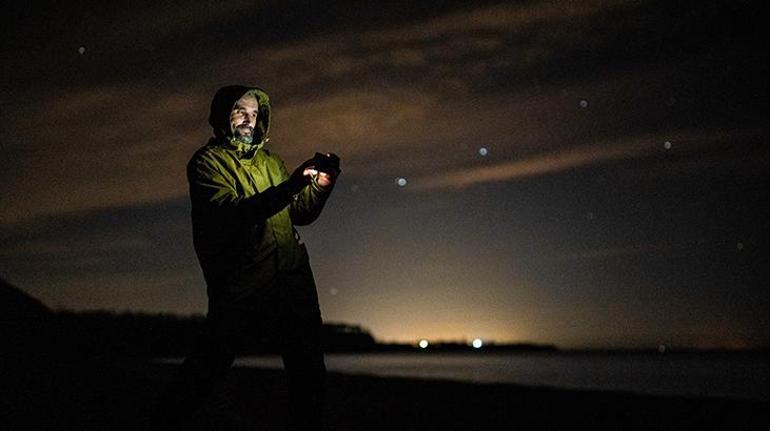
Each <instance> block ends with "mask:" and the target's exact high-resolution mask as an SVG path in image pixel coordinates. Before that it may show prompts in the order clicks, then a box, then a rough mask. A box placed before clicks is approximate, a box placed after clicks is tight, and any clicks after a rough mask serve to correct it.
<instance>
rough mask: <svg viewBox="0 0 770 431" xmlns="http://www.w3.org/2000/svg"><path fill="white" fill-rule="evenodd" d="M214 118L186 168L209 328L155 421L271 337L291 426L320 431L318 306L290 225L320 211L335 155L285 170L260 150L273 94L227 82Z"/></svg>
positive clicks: (185, 408)
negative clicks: (244, 349) (277, 349)
mask: <svg viewBox="0 0 770 431" xmlns="http://www.w3.org/2000/svg"><path fill="white" fill-rule="evenodd" d="M209 123H210V124H211V127H212V128H213V130H214V137H213V138H211V139H210V140H209V142H208V143H207V144H206V145H205V146H203V147H202V148H200V149H199V150H198V151H196V152H195V154H194V155H193V156H192V158H191V159H190V161H189V163H188V165H187V178H188V181H189V184H190V199H191V203H192V213H191V215H192V225H193V243H194V246H195V252H196V254H197V256H198V260H199V261H200V264H201V268H202V270H203V275H204V278H205V280H206V284H207V293H208V298H209V304H208V305H209V310H208V314H207V317H206V331H205V332H204V333H203V334H202V336H201V337H200V339H199V341H198V344H197V347H196V349H195V351H194V352H193V353H192V355H191V356H189V357H188V358H187V359H186V360H185V361H184V363H183V364H182V366H181V368H180V370H179V372H178V373H177V375H176V376H175V377H174V379H173V381H172V382H171V384H170V385H169V387H168V388H167V390H166V392H165V393H164V394H163V395H162V396H161V398H160V402H159V404H158V408H157V410H156V412H155V414H154V417H153V420H152V424H153V428H155V429H176V428H180V429H181V428H183V427H185V426H187V424H189V421H190V420H191V418H192V417H193V415H194V414H195V413H196V412H199V410H200V407H202V406H203V405H204V402H205V401H206V398H207V396H208V395H209V394H210V393H211V392H212V390H213V389H214V386H215V385H216V384H217V383H220V382H222V381H223V380H224V378H225V376H226V375H227V371H228V370H229V369H230V366H231V365H232V362H233V360H234V358H235V354H236V351H237V350H238V348H239V347H241V346H243V345H244V343H248V342H249V341H252V342H256V341H258V340H260V339H261V338H264V337H266V336H271V335H275V336H277V339H278V341H279V345H280V346H281V355H282V358H283V362H284V368H285V370H286V375H287V380H288V388H289V403H290V405H289V422H290V424H289V425H290V427H291V429H302V430H313V429H321V428H322V393H323V387H324V378H325V375H326V367H325V364H324V359H323V352H322V350H321V339H320V338H321V312H320V309H319V306H318V296H317V292H316V286H315V282H314V280H313V274H312V272H311V269H310V263H309V259H308V254H307V249H306V248H305V245H304V244H303V242H302V241H301V240H300V237H299V234H298V233H297V230H296V229H295V228H294V226H295V225H299V226H301V225H307V224H310V223H312V222H313V221H314V220H315V219H316V218H317V217H318V216H319V214H320V213H321V210H322V209H323V207H324V203H325V202H326V200H327V198H328V197H329V194H330V193H331V191H332V188H333V187H334V183H335V181H336V178H337V176H338V175H339V173H340V170H339V159H338V158H337V157H336V156H334V155H331V154H326V155H325V156H323V155H321V154H316V157H315V158H313V159H310V160H308V161H306V162H304V163H302V164H301V165H300V166H299V167H297V168H296V169H295V170H294V172H293V173H292V174H291V175H289V173H288V171H287V170H286V167H285V166H284V163H283V161H282V160H281V159H280V157H278V155H277V154H276V153H275V152H272V151H269V150H267V149H266V148H265V147H264V146H265V144H266V143H267V142H268V140H269V138H268V132H269V131H270V100H269V98H268V96H267V94H266V93H265V92H264V91H263V90H261V89H259V88H255V87H244V86H227V87H223V88H221V89H220V90H219V91H217V93H216V95H215V96H214V99H213V100H212V102H211V113H210V115H209ZM214 413H217V412H214ZM209 416H211V415H209ZM186 421H188V422H186ZM214 426H216V425H214ZM217 427H219V426H217Z"/></svg>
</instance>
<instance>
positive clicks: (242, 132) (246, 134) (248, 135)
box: [233, 124, 254, 144]
mask: <svg viewBox="0 0 770 431" xmlns="http://www.w3.org/2000/svg"><path fill="white" fill-rule="evenodd" d="M233 136H235V138H237V139H238V140H240V141H242V142H245V143H247V144H251V141H253V140H254V128H253V127H251V126H249V125H248V124H241V125H240V126H238V127H236V128H235V130H234V131H233Z"/></svg>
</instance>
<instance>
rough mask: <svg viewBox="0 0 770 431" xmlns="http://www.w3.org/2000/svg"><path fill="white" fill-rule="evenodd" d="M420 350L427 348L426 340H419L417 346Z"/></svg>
mask: <svg viewBox="0 0 770 431" xmlns="http://www.w3.org/2000/svg"><path fill="white" fill-rule="evenodd" d="M419 346H420V348H421V349H427V348H428V340H420V344H419Z"/></svg>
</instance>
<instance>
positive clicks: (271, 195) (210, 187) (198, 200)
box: [187, 157, 292, 223]
mask: <svg viewBox="0 0 770 431" xmlns="http://www.w3.org/2000/svg"><path fill="white" fill-rule="evenodd" d="M187 180H188V181H189V183H190V199H191V201H192V208H193V211H200V212H202V213H204V214H206V215H208V216H214V217H217V218H218V219H221V220H222V221H223V222H225V223H226V222H227V221H241V222H246V223H261V222H264V221H265V220H267V219H268V218H269V217H271V216H272V215H274V214H276V213H277V212H279V211H281V210H282V209H283V208H285V207H286V206H287V205H289V204H290V203H291V202H292V196H291V192H290V190H289V187H288V183H287V182H283V183H281V184H279V185H277V186H273V187H270V188H268V189H267V190H264V191H263V192H262V193H257V194H255V195H253V196H249V197H244V196H243V195H239V194H238V193H237V191H236V188H235V184H233V183H232V181H231V180H230V179H228V177H227V176H225V175H223V174H222V172H221V170H220V169H219V167H218V165H217V164H216V162H213V161H210V160H207V159H205V158H203V157H194V158H193V159H192V160H190V163H189V164H188V165H187Z"/></svg>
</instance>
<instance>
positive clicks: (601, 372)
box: [236, 353, 770, 401]
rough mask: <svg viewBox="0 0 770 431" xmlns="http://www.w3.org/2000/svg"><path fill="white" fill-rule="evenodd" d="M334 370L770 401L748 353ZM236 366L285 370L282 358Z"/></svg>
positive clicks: (332, 365) (345, 359)
mask: <svg viewBox="0 0 770 431" xmlns="http://www.w3.org/2000/svg"><path fill="white" fill-rule="evenodd" d="M326 363H327V368H328V369H329V370H330V371H336V372H343V373H355V374H371V375H377V376H402V377H414V378H424V379H453V380H460V381H466V382H478V383H517V384H523V385H536V386H552V387H560V388H579V389H601V390H621V391H630V392H636V393H644V394H655V395H678V396H680V395H684V396H708V397H729V398H740V399H754V400H764V401H770V357H768V356H766V355H742V354H714V353H711V354H662V355H652V354H650V355H646V354H626V355H613V354H576V353H570V354H566V353H560V354H553V353H549V354H544V353H532V354H478V353H468V354H466V353H438V354H437V353H434V354H421V353H404V354H394V353H373V354H327V355H326ZM236 365H240V366H252V367H261V368H281V367H282V364H281V360H280V358H279V357H277V356H276V357H244V358H239V359H237V360H236Z"/></svg>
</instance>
